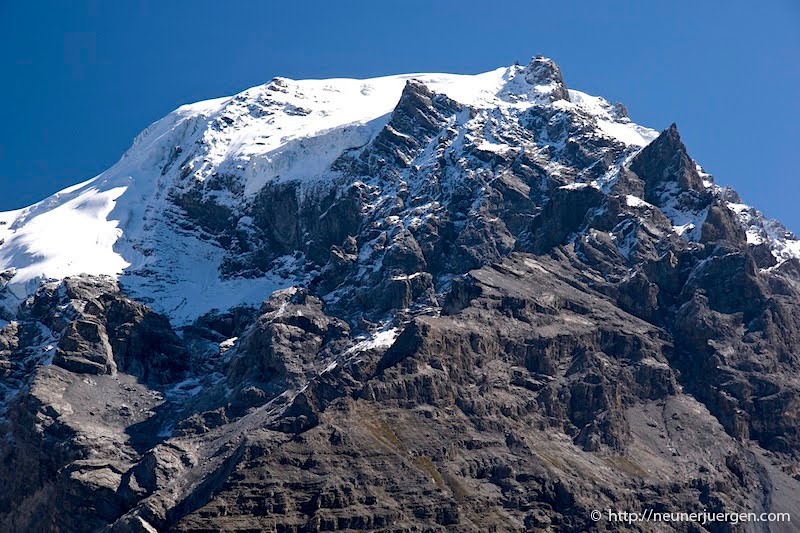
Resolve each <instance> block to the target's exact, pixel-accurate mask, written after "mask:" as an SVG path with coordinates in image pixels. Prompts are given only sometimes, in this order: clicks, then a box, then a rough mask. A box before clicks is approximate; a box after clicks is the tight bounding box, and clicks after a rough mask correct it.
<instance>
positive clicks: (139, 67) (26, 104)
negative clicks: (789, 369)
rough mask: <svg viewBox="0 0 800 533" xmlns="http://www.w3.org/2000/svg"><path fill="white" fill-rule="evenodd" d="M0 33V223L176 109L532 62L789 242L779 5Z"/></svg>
mask: <svg viewBox="0 0 800 533" xmlns="http://www.w3.org/2000/svg"><path fill="white" fill-rule="evenodd" d="M66 4H71V6H72V7H65V6H66ZM123 4H124V5H123ZM0 25H1V26H0V30H2V31H0V73H2V83H0V119H2V127H0V210H6V209H12V208H17V207H22V206H24V205H27V204H30V203H32V202H35V201H38V200H40V199H42V198H44V197H45V196H47V195H49V194H51V193H53V192H55V191H57V190H59V189H61V188H63V187H66V186H68V185H70V184H72V183H76V182H78V181H83V180H85V179H88V178H90V177H93V176H94V175H96V174H98V173H99V172H101V171H102V170H104V169H105V168H107V167H109V166H110V165H112V164H113V163H114V162H115V161H116V160H117V159H118V158H119V157H120V156H121V155H122V153H123V152H124V151H125V150H126V149H127V147H128V146H129V145H130V143H131V141H132V140H133V138H134V136H135V135H136V134H137V133H138V132H139V131H141V130H142V129H143V128H144V127H146V126H147V125H148V124H149V123H151V122H153V121H154V120H156V119H158V118H160V117H161V116H163V115H165V114H166V113H168V112H169V111H171V110H172V109H174V108H175V107H177V106H179V105H181V104H183V103H187V102H192V101H197V100H202V99H207V98H213V97H217V96H223V95H228V94H233V93H236V92H239V91H241V90H243V89H245V88H247V87H250V86H253V85H258V84H260V83H264V82H266V81H267V80H269V79H270V78H272V77H274V76H278V75H280V76H286V77H290V78H304V77H314V78H322V77H332V76H338V77H344V76H352V77H370V76H377V75H382V74H395V73H400V72H437V71H444V72H462V73H474V72H481V71H486V70H490V69H492V68H496V67H498V66H502V65H508V64H511V63H513V62H514V60H519V61H520V62H525V61H527V60H528V59H529V58H530V57H531V56H532V55H535V54H538V53H541V54H544V55H546V56H549V57H552V58H554V59H555V60H556V61H557V62H558V63H559V64H560V65H561V68H562V70H563V72H564V77H565V80H566V82H567V84H568V85H569V86H571V87H573V88H576V89H580V90H583V91H586V92H589V93H592V94H598V95H602V96H605V97H606V98H608V99H610V100H612V101H622V102H623V103H625V104H626V105H627V107H628V109H629V111H630V114H631V116H632V118H633V119H634V120H636V121H637V122H640V123H642V124H645V125H648V126H651V127H654V128H657V129H663V128H665V127H667V126H668V125H669V124H670V123H671V122H677V123H678V127H679V130H680V132H681V134H682V136H683V138H684V141H685V142H686V144H687V146H688V147H689V152H690V154H691V155H692V156H693V157H694V158H695V159H697V160H698V161H699V162H700V163H701V164H702V165H703V166H704V167H705V168H706V170H708V171H709V172H711V173H713V174H714V175H715V176H716V177H717V181H718V182H719V183H721V184H730V185H732V186H734V187H735V188H736V189H737V190H739V192H740V193H741V194H742V196H743V197H744V199H745V201H747V202H748V203H750V204H751V205H755V206H757V207H758V208H759V209H761V210H762V211H764V212H765V213H766V214H767V215H769V216H771V217H775V218H779V219H781V220H782V221H784V222H785V223H786V224H787V225H788V226H789V227H790V228H791V229H793V230H795V231H797V232H800V208H798V202H800V180H798V177H800V176H799V175H798V174H799V173H798V170H797V168H798V165H797V163H796V158H797V155H796V154H797V152H798V141H800V126H799V125H798V124H800V99H799V98H800V64H798V63H799V62H800V61H799V60H798V58H800V3H799V2H797V1H796V0H762V1H761V2H758V3H753V2H745V1H741V0H729V1H727V2H717V1H701V0H694V1H688V0H671V1H669V2H641V1H633V0H631V1H625V2H623V1H614V0H607V1H605V2H587V1H555V2H554V1H553V0H547V1H543V2H539V1H518V2H508V1H502V0H495V1H493V2H485V1H469V0H462V1H447V0H439V1H436V2H434V1H425V2H423V1H418V0H406V1H404V2H402V3H400V2H376V1H374V0H373V1H370V2H362V1H347V0H340V1H339V2H323V1H318V2H307V1H303V0H295V1H292V2H269V1H259V2H256V1H253V2H244V1H241V2H235V1H231V2H225V3H223V2H212V1H204V0H196V1H191V2H189V1H185V2H182V1H172V2H157V1H155V0H152V1H144V0H139V1H135V0H132V1H128V2H101V1H99V0H94V1H88V2H87V1H75V2H69V3H67V2H49V1H40V2H14V3H12V2H11V1H10V0H0Z"/></svg>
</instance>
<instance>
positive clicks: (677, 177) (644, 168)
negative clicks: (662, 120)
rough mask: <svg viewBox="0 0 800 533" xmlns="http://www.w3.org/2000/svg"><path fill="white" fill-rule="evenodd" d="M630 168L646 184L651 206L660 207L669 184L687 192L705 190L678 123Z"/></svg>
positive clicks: (650, 145) (646, 198)
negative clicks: (662, 193) (661, 195)
mask: <svg viewBox="0 0 800 533" xmlns="http://www.w3.org/2000/svg"><path fill="white" fill-rule="evenodd" d="M630 168H631V170H632V171H633V172H635V173H636V175H637V176H639V177H640V178H641V179H642V180H643V181H644V183H645V200H647V201H648V202H651V203H656V204H658V203H659V198H658V196H659V195H660V194H661V192H662V191H663V190H664V189H665V188H668V187H669V183H675V184H677V187H678V189H679V190H684V191H686V190H693V191H702V190H703V189H704V187H703V180H702V178H701V177H700V174H699V173H698V172H697V167H696V165H695V163H694V161H693V160H692V158H691V157H689V154H688V152H687V151H686V146H684V144H683V142H682V141H681V136H680V134H679V133H678V126H677V125H675V124H674V123H673V124H672V125H670V127H669V128H667V129H666V130H664V131H663V132H661V135H659V136H658V137H657V138H656V140H654V141H653V142H652V143H650V144H649V145H648V146H646V147H645V148H644V149H643V150H642V151H641V152H640V153H639V154H638V155H637V156H636V157H635V158H634V159H633V161H632V162H631V167H630Z"/></svg>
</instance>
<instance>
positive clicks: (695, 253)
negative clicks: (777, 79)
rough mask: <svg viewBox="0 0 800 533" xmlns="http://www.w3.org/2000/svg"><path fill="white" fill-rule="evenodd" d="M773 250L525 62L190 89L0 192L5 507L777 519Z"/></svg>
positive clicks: (506, 524)
mask: <svg viewBox="0 0 800 533" xmlns="http://www.w3.org/2000/svg"><path fill="white" fill-rule="evenodd" d="M55 239H59V242H56V240H55ZM798 258H800V241H798V240H797V239H796V238H795V237H794V235H792V234H791V233H790V232H788V231H787V230H786V229H785V228H783V227H782V226H781V225H780V224H779V223H777V222H774V221H769V220H766V219H765V218H764V217H763V216H762V215H761V214H760V213H759V212H758V211H756V210H755V209H753V208H750V207H749V206H747V205H745V204H743V203H742V202H741V200H740V199H739V198H738V196H737V195H736V193H735V192H734V191H732V190H731V189H728V188H721V187H718V186H717V185H715V184H714V183H713V179H712V178H711V176H710V175H708V174H706V173H705V172H703V170H702V169H701V167H699V166H698V165H697V163H695V161H694V160H693V159H691V157H690V156H689V154H688V152H687V150H686V147H685V146H684V145H683V143H682V142H681V138H680V135H679V133H678V130H677V128H676V127H675V125H672V126H671V127H669V128H668V129H666V130H665V131H663V132H661V133H660V134H659V133H657V132H654V131H653V130H649V129H647V128H643V127H641V126H638V125H636V124H634V123H633V122H631V121H630V119H629V118H628V116H627V111H626V110H625V108H624V106H622V105H621V104H614V105H612V104H609V103H608V102H606V101H605V100H602V99H600V98H596V97H592V96H589V95H586V94H584V93H581V92H578V91H573V90H569V89H568V88H567V86H566V85H565V83H564V80H563V77H562V74H561V71H560V69H559V68H558V66H557V65H555V63H553V62H552V61H550V60H549V59H546V58H542V57H536V58H534V59H533V60H532V61H531V63H530V64H528V65H527V66H518V65H515V66H512V67H508V68H503V69H498V70H497V71H493V72H490V73H485V74H480V75H476V76H454V75H434V74H420V75H413V76H397V77H389V78H378V79H374V80H319V81H300V82H298V81H293V80H285V79H282V78H277V79H275V80H272V81H271V82H270V83H269V84H267V85H265V86H261V87H257V88H253V89H250V90H248V91H245V92H244V93H242V94H240V95H237V96H235V97H233V98H228V99H220V100H215V101H211V102H206V103H201V104H194V105H192V106H185V107H183V108H180V109H179V110H177V111H176V112H175V113H173V114H172V115H170V116H168V117H166V118H165V119H163V120H162V121H159V122H157V123H155V124H154V125H152V126H151V127H150V128H148V130H146V131H145V132H144V133H143V134H142V135H141V136H140V137H139V138H138V139H137V141H136V142H135V144H134V147H133V148H132V149H131V150H130V151H129V152H128V154H126V156H125V157H123V159H122V160H121V161H120V163H118V164H117V165H116V166H115V167H113V168H112V169H110V170H109V171H107V172H106V173H104V174H101V175H100V176H98V177H97V178H95V179H94V180H92V181H90V182H86V183H84V184H81V185H78V186H76V187H73V188H70V189H67V190H66V191H63V192H62V193H59V194H58V195H55V196H54V197H53V198H50V199H48V200H45V201H44V202H41V203H40V204H36V205H35V206H32V207H30V208H27V209H25V210H21V211H17V212H13V213H3V214H0V265H2V267H3V268H4V269H5V270H4V272H3V273H2V274H0V286H2V289H0V311H1V312H2V314H0V328H1V329H0V434H2V441H0V459H2V468H0V486H1V487H3V490H2V491H0V529H2V530H3V531H113V532H133V531H135V532H152V531H281V532H305V531H337V530H349V531H354V530H362V531H374V530H377V531H426V532H427V531H431V532H432V531H479V530H484V531H575V532H581V531H593V530H598V531H612V530H617V529H619V526H620V525H619V524H613V523H605V522H603V521H600V522H593V521H592V520H591V518H590V511H591V510H592V509H607V508H612V509H619V510H627V511H641V510H643V509H647V508H652V509H655V510H659V511H703V510H708V511H720V512H742V511H745V512H747V511H752V512H764V511H769V512H790V513H794V511H795V510H797V511H798V512H797V513H794V514H795V516H797V517H800V498H798V496H797V494H798V492H797V491H798V489H800V474H798V470H797V469H798V460H800V422H798V420H799V419H800V400H799V399H798V398H800V380H798V378H797V375H798V371H800V259H798ZM781 526H785V527H786V528H787V529H784V530H785V531H791V529H790V528H791V525H790V524H777V523H773V524H765V523H759V524H756V523H750V524H744V523H741V524H734V523H713V524H707V525H706V526H705V527H704V528H703V527H701V526H700V525H697V524H689V523H673V524H668V525H665V524H647V523H639V524H637V525H636V529H635V530H637V531H640V530H641V531H663V530H676V531H706V530H708V531H715V532H729V531H781V529H780V527H781ZM770 528H771V529H770ZM632 530H634V529H632Z"/></svg>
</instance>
